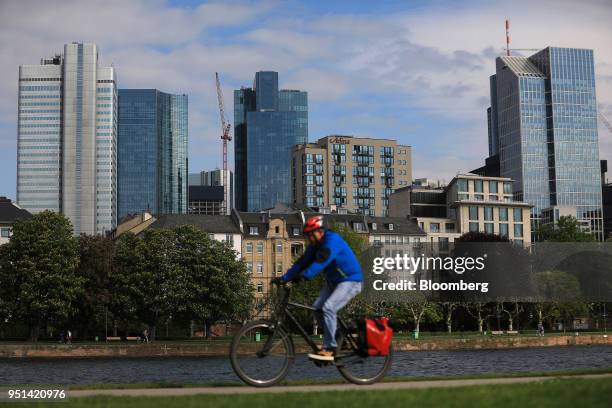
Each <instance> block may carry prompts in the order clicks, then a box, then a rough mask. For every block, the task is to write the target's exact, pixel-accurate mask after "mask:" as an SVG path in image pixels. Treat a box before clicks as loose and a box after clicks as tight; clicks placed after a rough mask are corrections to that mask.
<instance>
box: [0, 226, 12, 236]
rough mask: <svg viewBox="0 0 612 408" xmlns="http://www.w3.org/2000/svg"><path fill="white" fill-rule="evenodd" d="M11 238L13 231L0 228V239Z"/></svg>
mask: <svg viewBox="0 0 612 408" xmlns="http://www.w3.org/2000/svg"><path fill="white" fill-rule="evenodd" d="M10 236H11V230H10V229H9V228H0V237H2V238H8V237H10Z"/></svg>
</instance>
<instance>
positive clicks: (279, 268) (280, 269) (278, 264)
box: [276, 262, 283, 275]
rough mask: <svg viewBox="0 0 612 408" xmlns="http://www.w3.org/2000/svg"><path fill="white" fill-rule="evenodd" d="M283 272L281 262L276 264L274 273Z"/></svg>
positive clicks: (279, 273)
mask: <svg viewBox="0 0 612 408" xmlns="http://www.w3.org/2000/svg"><path fill="white" fill-rule="evenodd" d="M282 273H283V264H282V263H281V262H279V263H277V264H276V274H277V275H281V274H282Z"/></svg>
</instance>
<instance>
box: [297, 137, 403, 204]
mask: <svg viewBox="0 0 612 408" xmlns="http://www.w3.org/2000/svg"><path fill="white" fill-rule="evenodd" d="M411 183H412V148H411V147H410V146H406V145H399V144H397V142H396V141H395V140H389V139H374V138H361V137H353V136H338V135H334V136H326V137H324V138H321V139H319V140H318V141H317V142H316V143H307V144H300V145H297V146H295V147H294V149H293V152H292V194H293V203H295V204H303V205H306V206H309V207H327V206H334V205H335V206H336V207H337V208H341V209H346V210H348V211H350V212H354V213H358V214H363V215H370V216H386V215H388V205H389V196H390V195H391V194H392V193H393V192H394V191H395V189H397V188H401V187H403V186H409V185H411Z"/></svg>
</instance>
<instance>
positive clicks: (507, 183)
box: [504, 181, 512, 194]
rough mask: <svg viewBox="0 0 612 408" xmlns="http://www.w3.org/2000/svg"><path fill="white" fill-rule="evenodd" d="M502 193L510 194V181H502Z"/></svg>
mask: <svg viewBox="0 0 612 408" xmlns="http://www.w3.org/2000/svg"><path fill="white" fill-rule="evenodd" d="M504 194H512V183H511V182H509V181H506V182H504Z"/></svg>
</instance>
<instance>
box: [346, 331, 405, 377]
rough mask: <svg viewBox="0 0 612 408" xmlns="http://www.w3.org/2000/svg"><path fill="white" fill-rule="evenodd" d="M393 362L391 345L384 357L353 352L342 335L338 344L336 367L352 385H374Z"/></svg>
mask: <svg viewBox="0 0 612 408" xmlns="http://www.w3.org/2000/svg"><path fill="white" fill-rule="evenodd" d="M392 362H393V344H391V345H390V346H389V354H388V355H386V356H369V355H362V354H360V353H357V352H356V351H354V350H353V348H352V347H351V346H350V343H349V340H347V338H346V336H345V335H343V336H342V338H341V339H340V341H339V342H338V350H337V352H336V366H337V368H338V371H340V374H342V376H343V377H344V378H346V379H347V380H348V381H350V382H352V383H353V384H358V385H367V384H374V383H375V382H377V381H380V380H382V379H383V377H384V376H385V375H386V374H387V371H389V368H391V364H392Z"/></svg>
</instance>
